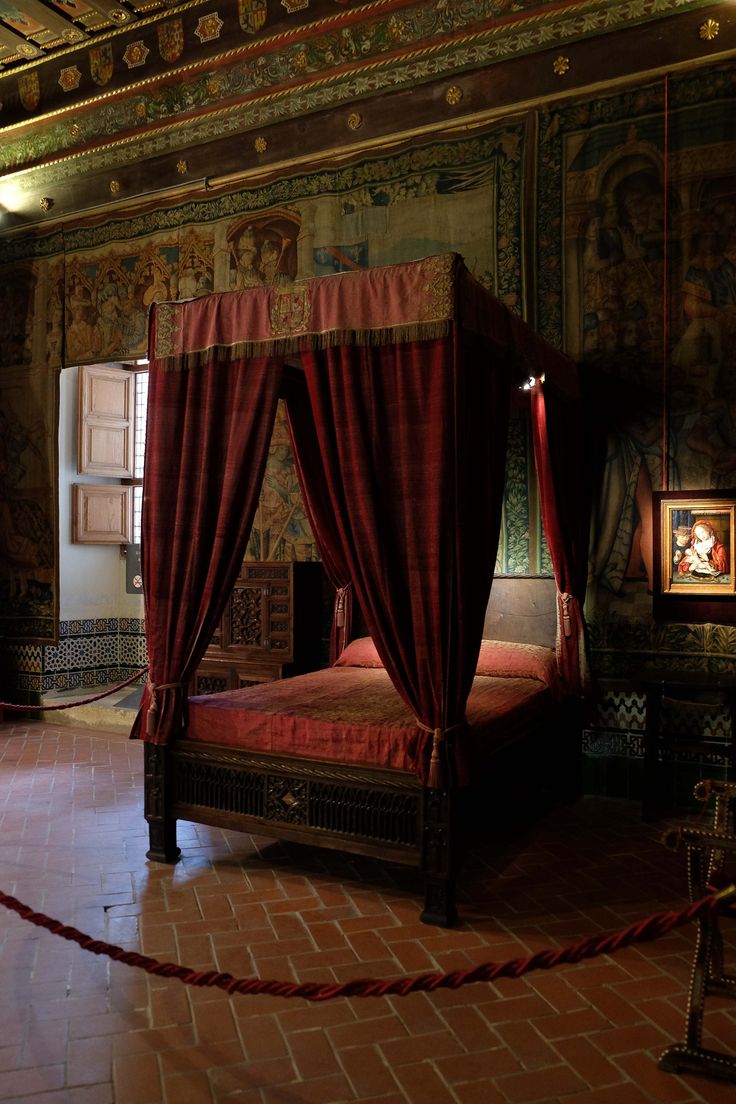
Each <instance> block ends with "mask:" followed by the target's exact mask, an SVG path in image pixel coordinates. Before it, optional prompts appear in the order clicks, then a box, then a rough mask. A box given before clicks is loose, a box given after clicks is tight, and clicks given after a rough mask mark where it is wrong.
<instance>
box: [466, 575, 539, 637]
mask: <svg viewBox="0 0 736 1104" xmlns="http://www.w3.org/2000/svg"><path fill="white" fill-rule="evenodd" d="M556 633H557V585H556V583H555V580H554V579H553V578H552V576H551V575H496V576H495V577H494V579H493V586H492V587H491V599H490V601H489V603H488V609H487V610H486V619H485V622H484V625H483V636H484V637H485V638H486V640H508V641H513V642H515V643H520V644H546V645H547V647H549V648H554V646H555V636H556Z"/></svg>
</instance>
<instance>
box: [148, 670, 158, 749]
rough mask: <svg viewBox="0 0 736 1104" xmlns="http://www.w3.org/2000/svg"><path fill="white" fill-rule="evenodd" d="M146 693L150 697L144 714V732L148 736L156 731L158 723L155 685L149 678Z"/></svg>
mask: <svg viewBox="0 0 736 1104" xmlns="http://www.w3.org/2000/svg"><path fill="white" fill-rule="evenodd" d="M148 693H149V694H150V698H149V701H148V713H147V714H146V734H147V735H148V736H154V735H155V733H156V725H157V724H158V697H157V695H156V687H155V686H154V685H153V683H152V682H151V681H150V680H149V682H148Z"/></svg>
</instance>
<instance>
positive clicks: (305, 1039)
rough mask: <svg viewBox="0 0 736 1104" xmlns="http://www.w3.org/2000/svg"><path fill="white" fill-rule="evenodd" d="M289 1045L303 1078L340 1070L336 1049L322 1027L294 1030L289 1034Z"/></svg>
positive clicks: (297, 1068)
mask: <svg viewBox="0 0 736 1104" xmlns="http://www.w3.org/2000/svg"><path fill="white" fill-rule="evenodd" d="M288 1045H289V1050H290V1051H291V1057H292V1060H293V1062H294V1065H295V1067H296V1070H297V1074H298V1076H299V1077H300V1078H302V1079H303V1080H305V1081H307V1080H310V1079H311V1078H314V1077H327V1076H329V1075H330V1074H333V1073H338V1072H340V1065H339V1063H338V1060H337V1056H336V1055H335V1051H334V1049H333V1047H332V1045H331V1044H330V1042H329V1040H328V1038H327V1036H326V1034H325V1032H324V1031H322V1030H321V1029H319V1028H318V1029H316V1030H312V1031H294V1032H292V1033H291V1034H290V1035H289V1039H288Z"/></svg>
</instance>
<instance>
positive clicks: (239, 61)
mask: <svg viewBox="0 0 736 1104" xmlns="http://www.w3.org/2000/svg"><path fill="white" fill-rule="evenodd" d="M707 25H712V26H711V31H708V32H707V33H706V31H705V30H704V28H705V27H706V26H707ZM609 41H610V42H611V43H612V47H611V49H606V48H605V47H604V46H603V44H604V43H607V42H609ZM734 43H736V3H734V2H733V0H728V2H723V0H722V2H721V3H716V4H714V3H713V2H712V0H369V2H367V3H361V2H359V0H186V2H184V3H175V2H171V0H0V206H4V207H5V208H6V210H7V211H15V212H17V213H18V218H20V219H21V220H23V221H28V220H30V219H31V218H35V219H39V218H40V217H41V212H43V217H47V216H48V217H51V211H52V208H53V215H54V217H56V216H58V215H60V214H61V213H63V212H67V213H69V212H73V211H79V210H81V209H83V208H85V207H90V206H95V205H98V204H103V203H108V204H109V203H110V202H111V201H113V200H114V199H115V197H116V196H119V197H120V198H121V199H122V198H124V197H130V196H133V195H136V194H143V193H145V192H147V191H153V190H155V189H156V188H161V187H165V186H171V185H173V184H176V183H177V182H178V183H180V184H181V183H182V180H188V179H189V180H192V179H195V178H196V179H203V178H209V177H210V176H212V175H217V174H218V173H219V174H220V175H222V174H228V173H235V174H237V173H238V172H240V171H246V170H252V171H256V170H259V171H267V170H269V168H272V169H273V171H276V168H277V167H278V166H279V165H283V164H284V163H287V162H288V161H289V159H290V158H291V159H294V158H295V157H297V156H299V155H301V154H304V155H307V154H309V155H310V156H311V155H312V154H314V153H318V152H319V151H320V150H325V149H335V148H339V147H341V146H342V145H349V144H350V143H352V144H353V145H354V144H355V142H359V141H361V140H362V141H364V142H366V143H368V142H373V143H380V141H381V140H382V139H384V138H385V137H386V136H387V135H389V134H396V133H397V131H400V130H402V129H403V130H405V131H408V130H410V129H412V128H416V127H421V126H424V127H427V126H431V125H436V124H437V122H438V121H439V122H440V123H444V122H446V121H447V119H448V116H449V115H452V118H453V119H454V120H462V119H464V118H472V117H475V116H476V115H477V113H478V112H482V111H486V112H487V111H490V110H494V109H498V110H500V109H502V108H504V107H508V106H510V105H513V104H518V103H519V102H523V101H524V100H525V99H527V98H528V99H530V100H533V99H534V98H535V97H537V98H547V99H549V97H551V96H554V95H564V94H566V93H569V92H570V91H571V90H572V89H573V88H575V87H584V86H588V85H593V84H594V83H595V82H596V81H600V80H601V79H604V80H605V79H610V80H617V79H621V78H623V77H625V76H626V75H627V74H630V73H633V72H636V71H642V70H647V69H653V68H656V67H657V65H660V66H661V65H667V64H680V63H682V61H683V60H688V59H691V58H697V57H700V56H704V57H707V56H716V55H717V54H718V53H719V52H720V53H721V55H722V54H723V52H724V50H725V51H727V50H728V49H729V48H733V45H734ZM729 44H730V45H729ZM356 107H357V110H355V108H356ZM351 108H353V110H351ZM351 131H352V133H351ZM9 196H11V199H9V198H8V197H9ZM49 199H50V200H53V203H52V204H51V205H49V204H48V203H47V204H46V207H45V208H44V207H43V206H41V208H40V210H39V204H40V203H43V202H44V201H45V200H49ZM32 212H33V214H32Z"/></svg>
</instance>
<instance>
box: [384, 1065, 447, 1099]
mask: <svg viewBox="0 0 736 1104" xmlns="http://www.w3.org/2000/svg"><path fill="white" fill-rule="evenodd" d="M394 1074H395V1076H396V1080H397V1081H398V1082H399V1084H400V1085H401V1087H402V1089H403V1090H404V1093H405V1094H406V1097H407V1099H408V1100H409V1101H410V1104H429V1102H430V1101H431V1102H432V1104H456V1097H455V1095H454V1094H453V1093H452V1092H451V1091H450V1089H449V1088H448V1087H447V1085H446V1084H445V1081H444V1079H443V1078H442V1077H441V1076H440V1075H439V1073H438V1072H437V1070H436V1069H435V1068H434V1067H433V1066H432V1064H431V1063H430V1062H416V1063H414V1064H410V1065H406V1066H399V1068H398V1069H396V1070H394Z"/></svg>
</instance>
